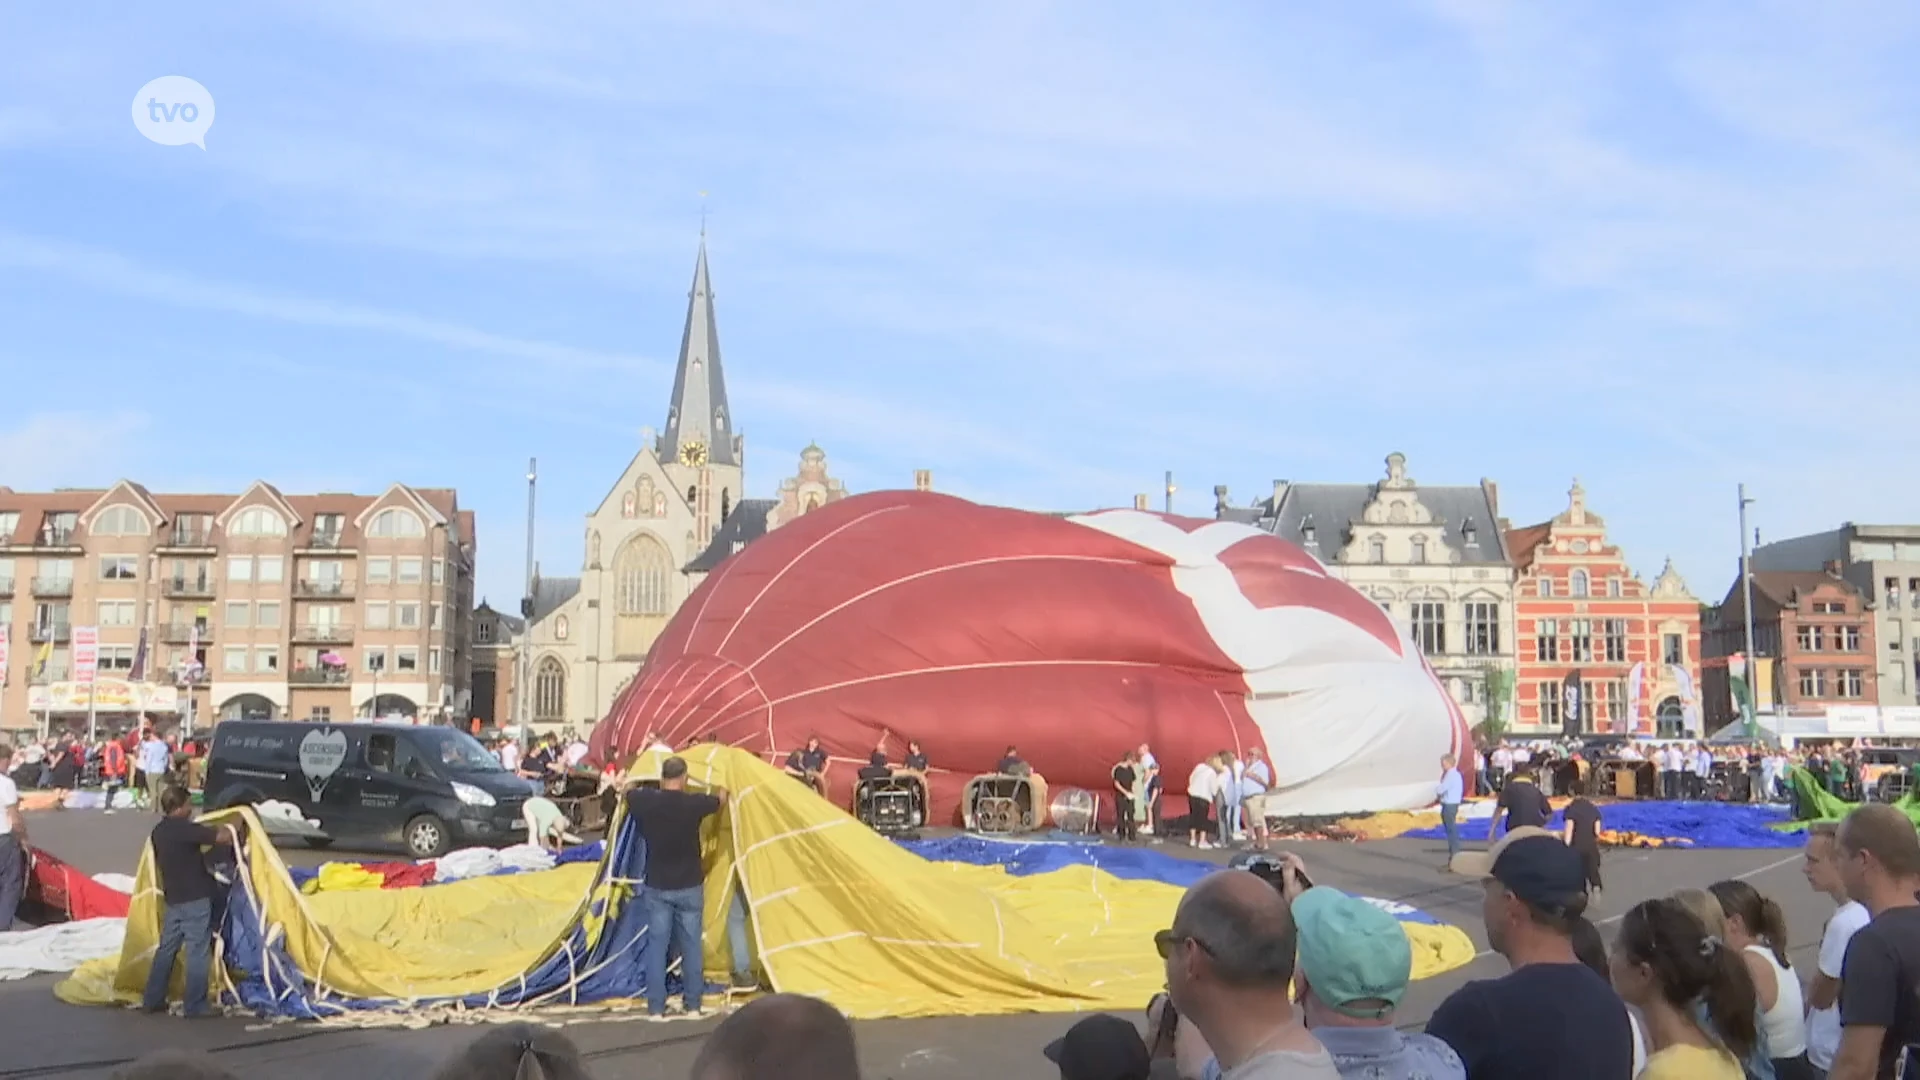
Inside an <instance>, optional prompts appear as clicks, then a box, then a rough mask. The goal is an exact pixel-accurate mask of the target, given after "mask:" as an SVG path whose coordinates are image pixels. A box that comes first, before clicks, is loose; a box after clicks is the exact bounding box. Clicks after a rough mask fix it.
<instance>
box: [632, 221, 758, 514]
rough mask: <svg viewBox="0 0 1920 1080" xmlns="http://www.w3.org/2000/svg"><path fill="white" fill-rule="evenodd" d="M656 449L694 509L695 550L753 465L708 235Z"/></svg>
mask: <svg viewBox="0 0 1920 1080" xmlns="http://www.w3.org/2000/svg"><path fill="white" fill-rule="evenodd" d="M654 455H655V456H656V457H657V458H658V459H659V461H660V463H661V465H662V466H663V467H665V469H666V473H667V476H668V477H669V478H671V479H672V480H673V482H674V488H675V490H676V492H677V493H678V495H679V496H680V497H681V498H683V499H685V500H686V502H687V505H688V507H689V508H690V509H692V511H693V516H694V536H693V545H692V546H693V550H695V551H698V550H699V549H700V548H701V547H704V546H705V545H706V544H707V543H708V542H709V541H710V540H712V539H713V534H714V533H715V532H717V531H718V530H719V528H720V523H721V522H722V521H724V520H725V519H726V516H727V515H728V514H729V513H731V512H732V509H733V508H734V507H735V506H738V505H739V504H740V490H741V486H742V481H743V477H744V472H745V467H746V440H744V439H742V438H741V437H740V436H739V435H738V434H736V433H735V431H734V429H733V413H732V411H731V410H729V409H728V407H727V380H726V374H725V372H724V371H723V369H722V368H721V365H720V327H719V323H718V322H717V321H716V320H715V318H714V314H713V287H712V285H711V284H710V283H709V281H708V279H707V235H706V232H705V231H704V230H702V231H701V234H700V254H699V256H698V258H696V259H695V261H694V264H693V291H692V292H690V293H688V294H687V328H686V330H685V331H684V332H682V333H681V335H680V359H679V363H678V365H677V367H676V368H675V370H674V373H673V401H672V403H671V404H670V405H669V406H668V407H667V426H666V428H665V430H664V431H663V432H662V433H661V434H660V437H659V439H658V441H657V442H656V443H655V445H654Z"/></svg>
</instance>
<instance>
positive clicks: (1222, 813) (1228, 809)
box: [1213, 799, 1233, 847]
mask: <svg viewBox="0 0 1920 1080" xmlns="http://www.w3.org/2000/svg"><path fill="white" fill-rule="evenodd" d="M1213 823H1214V826H1215V828H1214V832H1216V833H1217V834H1219V837H1220V846H1221V847H1227V846H1229V845H1231V844H1232V843H1233V807H1232V805H1231V804H1229V803H1228V802H1227V801H1226V800H1225V799H1215V800H1213Z"/></svg>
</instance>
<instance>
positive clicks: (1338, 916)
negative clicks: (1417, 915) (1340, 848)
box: [1293, 885, 1413, 1020]
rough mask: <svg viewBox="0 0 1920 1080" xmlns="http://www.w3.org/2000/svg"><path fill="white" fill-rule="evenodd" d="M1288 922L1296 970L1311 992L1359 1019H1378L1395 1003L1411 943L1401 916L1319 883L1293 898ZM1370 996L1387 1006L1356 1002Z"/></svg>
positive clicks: (1409, 973) (1403, 988) (1409, 972)
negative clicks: (1296, 945)
mask: <svg viewBox="0 0 1920 1080" xmlns="http://www.w3.org/2000/svg"><path fill="white" fill-rule="evenodd" d="M1293 922H1294V925H1295V926H1296V927H1298V928H1299V932H1300V970H1301V972H1302V973H1304V974H1305V975H1306V977H1307V982H1308V983H1309V984H1311V985H1312V987H1313V996H1314V997H1317V998H1319V999H1320V1000H1321V1001H1322V1002H1324V1003H1325V1004H1326V1005H1327V1006H1328V1007H1329V1008H1331V1009H1333V1010H1334V1011H1335V1012H1338V1013H1341V1014H1343V1015H1346V1016H1351V1017H1354V1018H1356V1019H1361V1020H1377V1019H1379V1018H1381V1017H1383V1016H1385V1015H1386V1014H1387V1013H1389V1012H1392V1011H1393V1008H1394V1007H1395V1006H1397V1005H1399V1004H1400V996H1401V995H1402V994H1405V993H1406V992H1407V983H1408V982H1409V981H1410V980H1411V979H1412V978H1413V946H1412V945H1410V944H1408V942H1407V932H1406V931H1405V930H1402V929H1401V928H1400V920H1398V919H1396V918H1394V917H1393V916H1392V915H1389V914H1387V913H1386V912H1385V911H1383V910H1381V909H1380V908H1378V907H1375V906H1374V905H1372V904H1369V903H1367V902H1366V901H1365V900H1362V899H1359V898H1358V897H1353V896H1348V895H1347V894H1346V893H1343V892H1341V891H1340V890H1338V889H1330V888H1327V887H1326V886H1324V885H1321V886H1316V887H1314V888H1311V889H1308V890H1307V891H1306V892H1304V893H1301V894H1300V896H1299V897H1298V898H1297V899H1295V900H1294V902H1293ZM1374 1001H1384V1002H1386V1003H1387V1004H1386V1007H1384V1008H1382V1007H1381V1006H1379V1005H1356V1004H1355V1003H1356V1002H1374Z"/></svg>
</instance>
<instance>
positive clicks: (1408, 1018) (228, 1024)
mask: <svg viewBox="0 0 1920 1080" xmlns="http://www.w3.org/2000/svg"><path fill="white" fill-rule="evenodd" d="M154 820H155V819H154V818H153V817H152V816H150V815H147V814H142V813H139V812H132V811H121V812H119V813H117V814H112V815H106V814H103V813H101V812H99V811H64V812H46V813H36V814H31V815H29V820H28V827H29V829H30V831H31V835H32V838H33V843H34V844H35V845H36V846H38V847H41V848H44V849H45V850H47V851H50V852H52V853H53V854H55V855H57V856H59V857H60V858H62V859H64V860H66V861H68V862H70V863H72V864H74V865H75V866H77V867H78V868H80V869H82V870H85V871H87V872H88V873H100V872H106V871H118V872H123V873H131V872H132V871H133V869H134V867H135V865H136V863H137V861H138V857H139V852H140V848H141V845H142V844H143V843H144V841H145V837H146V833H147V831H148V830H149V829H150V828H151V827H152V825H153V822H154ZM1289 846H1290V848H1291V850H1294V851H1295V852H1297V853H1298V854H1299V855H1300V857H1301V858H1302V859H1304V860H1305V861H1306V863H1307V866H1308V870H1309V873H1310V874H1311V876H1312V877H1313V878H1314V880H1315V881H1316V882H1318V883H1320V884H1326V885H1333V886H1336V887H1338V888H1341V889H1345V890H1347V891H1350V892H1355V893H1360V894H1364V895H1368V896H1377V897H1383V898H1387V899H1391V900H1397V901H1400V902H1402V903H1406V904H1410V905H1412V906H1414V907H1417V908H1420V909H1422V910H1424V911H1426V912H1428V913H1429V914H1431V915H1433V916H1434V917H1436V918H1438V919H1440V920H1441V921H1443V922H1448V923H1452V924H1454V925H1456V926H1459V927H1460V928H1461V929H1463V930H1465V931H1466V932H1467V933H1468V934H1469V935H1470V936H1471V937H1472V938H1473V939H1474V941H1475V943H1476V944H1477V945H1478V946H1479V947H1480V949H1481V950H1482V952H1481V955H1479V956H1478V957H1477V958H1476V959H1475V960H1474V962H1473V963H1471V964H1469V965H1467V966H1466V967H1464V968H1460V969H1457V970H1455V971H1451V972H1448V973H1446V974H1444V975H1441V976H1438V977H1435V978H1432V979H1427V980H1424V981H1422V982H1418V983H1415V984H1414V985H1413V986H1412V987H1411V988H1410V989H1409V991H1408V993H1407V996H1406V998H1405V999H1404V1001H1403V1002H1402V1003H1401V1008H1400V1022H1401V1023H1402V1024H1403V1025H1407V1026H1414V1027H1417V1026H1418V1025H1420V1024H1423V1023H1424V1022H1425V1020H1426V1018H1427V1017H1428V1016H1429V1015H1431V1014H1432V1012H1433V1010H1434V1009H1435V1008H1436V1007H1437V1006H1438V1005H1439V1003H1440V1002H1441V1001H1442V1000H1444V999H1445V998H1446V996H1447V995H1448V994H1449V993H1451V992H1452V991H1453V990H1454V989H1456V988H1458V987H1459V986H1461V985H1462V984H1464V983H1466V982H1468V981H1470V980H1473V979H1481V978H1490V977H1494V976H1498V975H1500V974H1503V973H1504V972H1505V971H1506V970H1507V968H1506V962H1505V961H1504V960H1502V959H1501V958H1500V957H1498V956H1494V955H1492V954H1491V953H1488V952H1486V951H1485V949H1486V934H1485V931H1484V930H1483V929H1482V928H1481V923H1480V899H1481V888H1480V886H1479V884H1478V883H1476V882H1472V881H1467V880H1464V879H1461V878H1458V877H1455V876H1453V875H1450V874H1448V873H1446V872H1444V871H1443V870H1442V869H1441V864H1442V862H1443V861H1444V855H1445V845H1444V844H1443V843H1441V842H1439V841H1424V840H1376V841H1368V842H1363V843H1334V842H1311V843H1299V844H1293V845H1289ZM1164 850H1166V851H1168V852H1169V853H1171V854H1178V855H1185V856H1190V857H1200V858H1211V859H1213V861H1216V862H1224V861H1225V856H1224V855H1223V854H1221V853H1218V852H1204V853H1198V852H1191V851H1189V850H1187V849H1186V848H1185V847H1184V846H1181V845H1177V844H1168V845H1165V847H1164ZM368 854H369V855H371V856H374V857H381V858H393V857H395V856H394V854H393V853H392V852H375V853H368ZM286 856H287V859H288V861H289V862H291V863H294V864H295V865H317V864H319V863H321V862H324V861H327V860H328V859H339V858H353V857H356V856H355V854H354V853H349V852H342V851H339V850H332V851H329V852H326V853H321V852H317V851H309V850H306V849H304V848H302V847H300V846H298V845H294V846H291V847H289V848H288V849H287V850H286ZM1602 873H1603V877H1604V880H1605V881H1606V883H1607V886H1608V887H1607V889H1606V891H1604V892H1602V893H1600V894H1599V895H1598V897H1597V898H1596V902H1595V904H1594V905H1593V907H1592V909H1591V911H1590V915H1591V917H1592V918H1593V919H1594V921H1595V922H1596V923H1598V924H1599V926H1600V929H1601V931H1602V933H1603V934H1604V935H1606V936H1607V937H1608V938H1609V939H1610V938H1611V934H1612V928H1613V925H1614V924H1615V923H1617V922H1618V920H1619V918H1620V916H1621V915H1622V914H1624V913H1625V912H1626V911H1627V910H1628V909H1629V908H1631V907H1632V906H1633V905H1634V904H1636V903H1638V902H1640V901H1641V900H1644V899H1647V898H1649V897H1653V896H1661V895H1665V894H1667V893H1669V892H1672V891H1673V890H1675V889H1679V888H1684V887H1687V886H1696V887H1704V886H1706V885H1709V884H1711V883H1713V882H1715V881H1719V880H1722V879H1724V878H1742V879H1745V880H1747V881H1750V882H1752V883H1753V885H1754V886H1755V887H1756V888H1758V889H1759V890H1760V891H1761V892H1762V893H1765V894H1767V895H1770V896H1772V897H1773V898H1774V899H1775V900H1777V901H1779V903H1780V905H1781V907H1782V908H1783V909H1784V910H1785V912H1786V915H1787V923H1788V929H1789V933H1790V935H1791V940H1792V942H1793V947H1792V959H1793V962H1794V967H1795V968H1796V970H1799V969H1804V968H1809V967H1811V965H1812V960H1813V957H1814V955H1815V954H1816V952H1817V951H1818V946H1819V934H1820V930H1821V927H1822V926H1823V925H1824V923H1825V920H1826V917H1827V915H1828V914H1829V913H1830V911H1831V906H1832V905H1831V902H1830V901H1828V899H1827V898H1826V897H1825V896H1822V895H1817V894H1815V893H1814V892H1813V891H1812V890H1811V889H1809V888H1808V886H1807V883H1806V880H1805V878H1803V877H1802V876H1801V872H1800V857H1799V854H1798V852H1797V851H1794V850H1791V849H1773V850H1749V851H1723V850H1711V851H1687V850H1680V849H1664V850H1616V851H1610V852H1608V853H1607V856H1606V861H1605V864H1604V867H1603V871H1602ZM1803 977H1804V976H1803ZM56 981H58V980H57V978H56V977H53V976H41V977H37V978H33V979H27V980H23V981H18V982H10V983H0V1080H14V1078H27V1077H43V1076H60V1077H69V1076H76V1077H78V1076H106V1075H109V1074H110V1073H111V1071H112V1070H113V1069H114V1068H115V1067H117V1066H118V1065H120V1064H122V1063H125V1062H127V1061H130V1060H133V1059H135V1058H138V1057H140V1056H141V1055H143V1054H146V1053H149V1052H151V1051H153V1050H157V1049H161V1048H167V1047H172V1048H185V1049H199V1050H206V1051H210V1052H212V1053H213V1054H214V1055H215V1056H216V1057H218V1058H219V1059H220V1060H221V1061H223V1062H224V1063H226V1065H227V1066H228V1067H229V1068H230V1069H232V1070H233V1071H234V1072H235V1073H236V1075H239V1076H241V1077H248V1076H255V1075H261V1076H264V1075H272V1076H273V1077H275V1080H305V1078H308V1077H312V1078H326V1080H338V1078H339V1077H342V1076H353V1077H355V1078H356V1080H381V1078H385V1077H394V1078H400V1077H407V1078H416V1077H420V1076H423V1075H426V1074H427V1073H428V1072H430V1070H431V1069H432V1068H433V1067H434V1065H435V1064H436V1063H438V1062H439V1061H441V1060H442V1059H444V1058H445V1057H446V1056H447V1055H448V1054H449V1053H450V1052H451V1051H452V1050H453V1049H455V1048H457V1047H459V1046H461V1045H463V1044H465V1043H466V1042H467V1041H468V1040H471V1039H473V1038H474V1037H475V1036H476V1034H477V1033H478V1032H477V1031H476V1030H475V1029H472V1028H468V1027H464V1026H440V1027H431V1028H424V1029H418V1030H408V1029H341V1028H328V1027H321V1026H315V1025H300V1024H280V1025H265V1024H262V1023H261V1022H259V1021H255V1020H250V1019H240V1018H222V1019H216V1020H206V1021H197V1022H195V1021H186V1020H181V1019H178V1018H171V1017H149V1016H143V1015H140V1014H138V1013H135V1012H131V1011H122V1010H113V1009H101V1008H82V1007H76V1006H70V1005H67V1004H65V1003H63V1002H61V1001H60V1000H58V999H57V998H55V997H54V996H53V984H54V983H55V982H56ZM1142 1004H1143V1005H1144V1004H1145V1003H1144V1002H1143V1003H1142ZM1075 1019H1076V1017H1074V1016H1072V1015H1066V1014H1052V1015H1029V1016H1010V1017H1007V1016H1003V1017H947V1018H939V1019H921V1020H876V1021H863V1022H861V1023H859V1024H857V1025H856V1031H857V1034H858V1039H859V1043H860V1056H861V1060H862V1066H863V1070H862V1071H863V1072H864V1074H865V1075H866V1076H867V1077H869V1078H870V1080H874V1078H895V1080H909V1078H911V1080H975V1078H977V1077H980V1076H995V1075H998V1076H1048V1075H1052V1069H1051V1066H1050V1065H1048V1063H1047V1062H1046V1061H1045V1060H1044V1059H1043V1058H1042V1057H1041V1048H1042V1047H1044V1046H1045V1045H1046V1044H1047V1043H1048V1042H1050V1041H1051V1040H1053V1039H1054V1038H1056V1037H1058V1036H1059V1034H1060V1033H1061V1032H1063V1031H1065V1030H1066V1029H1067V1028H1068V1027H1069V1026H1071V1025H1072V1023H1073V1022H1074V1020H1075ZM1136 1019H1138V1018H1136ZM715 1023H717V1021H716V1020H700V1021H674V1022H668V1023H651V1022H647V1021H645V1020H642V1019H638V1018H636V1017H633V1016H621V1017H619V1018H617V1019H607V1020H595V1021H592V1022H585V1023H577V1024H573V1025H570V1026H569V1027H568V1028H567V1034H568V1036H569V1037H570V1038H572V1039H573V1040H574V1041H575V1043H577V1044H578V1045H579V1046H580V1047H581V1049H582V1050H583V1052H584V1053H585V1054H586V1055H587V1056H588V1058H589V1060H590V1061H591V1062H592V1063H593V1064H594V1066H595V1068H596V1070H597V1072H598V1074H599V1075H601V1076H605V1077H612V1076H643V1077H678V1076H685V1075H686V1074H687V1071H688V1069H689V1067H690V1066H691V1065H692V1063H693V1058H694V1055H695V1054H696V1053H698V1052H699V1048H700V1044H701V1042H702V1040H703V1039H704V1038H705V1035H706V1032H707V1031H709V1030H711V1029H712V1027H713V1025H714V1024H715Z"/></svg>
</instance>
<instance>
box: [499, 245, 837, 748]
mask: <svg viewBox="0 0 1920 1080" xmlns="http://www.w3.org/2000/svg"><path fill="white" fill-rule="evenodd" d="M745 477H746V441H745V439H744V438H743V437H742V436H741V435H740V433H739V431H738V429H737V428H736V426H735V421H734V417H733V414H732V412H731V411H730V409H729V407H728V400H727V384H726V375H725V369H724V368H723V367H722V364H721V358H720V331H719V323H718V321H717V320H716V318H715V316H714V296H713V291H712V285H711V282H710V280H709V278H708V273H707V245H706V239H705V237H704V236H702V238H701V241H700V250H699V255H698V256H697V258H696V259H695V262H694V269H693V287H692V289H691V291H689V293H688V294H687V318H686V326H685V329H684V330H683V331H682V333H681V335H680V354H679V357H678V360H677V362H676V365H675V368H674V376H673V397H672V399H671V401H670V402H669V403H668V406H667V421H666V426H665V427H664V428H663V429H661V431H660V432H659V434H658V435H655V434H654V433H653V432H651V431H649V432H647V433H646V434H645V436H644V437H643V438H642V439H641V447H640V450H639V452H638V453H636V454H635V455H634V457H633V459H632V460H631V461H629V462H628V463H627V467H626V469H625V470H624V471H623V472H622V473H621V474H620V476H619V478H618V479H617V480H616V481H615V482H614V484H613V486H612V487H611V488H609V489H608V491H607V494H606V496H605V497H604V498H603V499H601V501H600V505H599V506H597V507H595V508H594V509H593V510H592V511H591V512H590V513H588V515H587V522H586V530H585V536H584V551H583V552H582V564H581V570H580V574H579V576H577V577H565V578H548V577H545V576H542V575H538V574H536V579H535V588H534V595H533V598H532V599H533V605H532V611H531V612H530V615H531V621H530V625H529V627H528V630H527V632H526V634H525V636H524V637H523V638H522V639H521V641H520V643H519V644H520V646H521V647H522V648H524V649H526V650H527V651H528V652H529V653H530V656H531V664H532V667H531V671H530V673H529V674H528V675H527V678H528V679H529V680H530V685H531V688H532V693H531V696H530V705H531V710H532V716H531V720H532V722H533V723H534V724H535V725H536V726H537V727H539V728H541V729H547V730H551V729H556V728H563V727H571V728H574V729H576V730H578V731H580V732H582V733H584V732H585V731H586V730H588V729H589V728H591V727H592V725H593V724H594V723H595V722H596V721H598V720H599V718H600V717H602V716H604V715H605V714H606V711H607V709H608V707H609V706H611V705H612V703H613V700H614V697H615V696H616V695H617V694H619V692H620V691H621V690H622V689H623V688H625V686H626V685H627V683H628V682H630V681H631V680H632V679H633V677H634V675H635V674H636V673H638V671H639V670H640V665H641V663H642V661H644V660H645V659H646V655H647V650H648V649H650V648H651V647H652V646H653V642H654V639H655V638H657V637H659V636H660V632H661V631H662V630H664V629H665V628H666V625H667V621H668V620H669V619H671V618H672V617H673V614H674V612H676V611H678V610H679V608H680V605H681V604H682V603H683V602H685V600H686V598H687V596H688V595H689V594H691V593H692V592H693V590H694V589H695V588H696V587H698V585H699V584H700V582H701V581H702V580H703V579H704V578H705V576H706V574H707V573H708V572H709V571H711V570H712V569H714V568H715V567H716V566H718V565H719V564H720V563H721V562H723V561H725V560H726V558H727V557H728V556H729V555H732V554H733V553H735V552H737V551H739V550H740V549H741V548H744V547H745V546H746V545H747V544H749V543H751V542H752V541H753V540H755V539H757V538H758V537H760V536H762V535H764V534H765V533H766V531H767V530H768V529H769V528H772V527H775V525H777V524H778V522H779V521H781V520H786V518H785V516H783V515H785V514H786V513H787V507H786V503H785V500H786V499H787V497H788V495H789V494H791V495H793V496H795V497H796V498H797V499H798V500H799V501H798V502H796V510H795V512H796V513H804V512H805V510H806V509H807V508H809V506H817V505H818V504H819V503H822V502H826V501H831V500H833V499H836V498H841V497H844V495H845V490H844V488H843V487H842V485H841V484H840V481H838V480H835V479H833V478H832V477H830V476H828V475H827V473H826V455H825V453H824V452H823V451H821V450H820V448H819V447H815V446H810V447H808V448H807V450H806V451H805V452H804V453H803V454H802V455H801V465H800V470H799V473H798V475H797V477H796V478H795V479H790V480H788V481H787V483H786V484H785V485H783V487H782V498H781V499H779V500H774V499H747V498H743V497H742V496H743V492H744V490H745V486H746V479H745Z"/></svg>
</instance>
